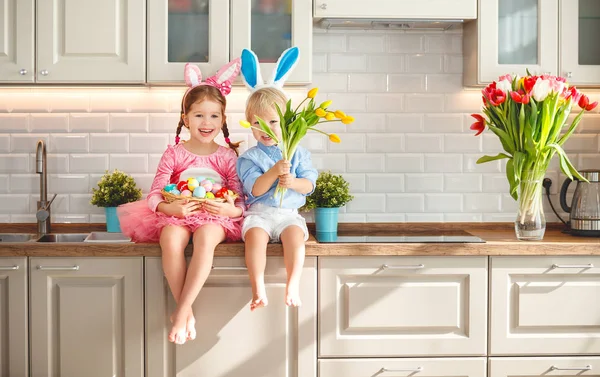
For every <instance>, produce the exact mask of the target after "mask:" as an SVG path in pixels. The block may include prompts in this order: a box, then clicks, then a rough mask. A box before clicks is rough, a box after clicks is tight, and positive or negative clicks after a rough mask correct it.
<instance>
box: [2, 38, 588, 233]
mask: <svg viewBox="0 0 600 377" xmlns="http://www.w3.org/2000/svg"><path fill="white" fill-rule="evenodd" d="M313 67H314V75H313V77H314V85H315V86H318V87H319V88H320V91H319V96H318V98H317V100H318V101H323V100H325V99H331V100H333V101H334V105H333V107H334V108H340V109H342V110H344V111H345V112H347V113H349V114H352V115H353V116H355V118H356V122H355V123H354V124H351V125H347V126H345V125H342V124H338V123H333V124H330V125H328V126H327V130H329V131H331V132H336V133H338V134H340V136H341V138H342V143H341V144H331V143H329V142H328V141H327V140H326V139H325V138H324V137H321V136H320V135H317V134H309V135H308V137H307V138H306V139H305V140H304V145H305V146H306V147H307V148H309V149H310V150H311V151H312V153H313V163H314V165H315V166H316V167H317V168H318V169H320V170H326V169H328V170H332V171H333V172H335V173H341V174H343V175H344V176H345V177H346V179H347V180H348V181H349V182H350V185H351V189H352V192H353V194H354V195H355V197H356V198H355V200H354V201H353V202H351V203H350V204H349V205H348V206H347V207H346V208H343V209H342V211H341V215H340V220H341V221H346V222H365V221H370V222H390V221H393V222H395V221H513V220H514V217H515V203H514V201H513V200H512V198H510V196H509V195H508V194H507V186H508V185H507V182H506V178H505V176H504V174H505V173H504V165H503V164H502V163H501V162H499V161H495V162H491V163H488V164H484V165H476V164H475V161H476V160H477V159H478V158H479V157H480V156H481V155H482V154H483V153H496V152H497V151H500V145H499V143H498V140H497V138H496V137H495V136H493V135H492V134H490V133H486V134H484V135H482V136H479V137H475V136H473V132H472V131H471V130H469V126H470V124H471V123H472V118H471V117H470V116H469V114H470V113H474V112H479V110H480V105H481V94H480V91H479V90H467V89H463V88H462V35H461V33H460V32H451V33H404V32H390V33H385V32H381V31H365V32H358V31H352V32H343V31H331V32H326V31H324V30H315V35H314V55H313ZM183 90H184V89H183V88H182V87H179V88H79V89H78V88H75V89H73V88H65V89H59V88H25V89H22V88H2V89H0V223H1V222H8V221H11V222H34V221H35V216H34V213H35V201H36V200H37V198H38V195H39V193H38V192H39V177H38V176H37V175H36V174H35V155H34V153H35V144H36V142H37V140H38V139H43V140H45V141H46V142H47V143H48V173H49V185H48V186H49V193H50V194H53V193H58V194H59V196H58V197H57V199H56V202H55V203H54V205H53V206H54V207H53V217H54V218H53V221H56V222H99V221H103V220H104V215H103V211H102V210H101V209H99V208H96V207H94V206H92V205H90V204H89V200H90V197H91V188H92V187H94V186H95V185H96V182H97V181H98V179H99V177H100V176H101V174H102V173H103V171H104V170H105V169H114V168H118V169H122V170H125V171H126V172H128V173H130V174H132V175H133V177H134V178H135V179H136V181H137V183H138V185H139V186H140V187H142V189H143V190H144V192H147V190H148V189H149V188H150V185H151V183H152V178H153V176H154V172H155V170H156V166H157V164H158V161H159V159H160V156H161V153H162V151H163V150H164V148H165V147H166V145H167V143H172V142H173V140H174V136H175V134H174V133H175V128H176V126H177V121H178V118H179V107H180V101H181V95H182V93H183ZM290 92H291V94H292V96H293V97H294V98H302V96H303V95H304V93H305V90H304V89H290ZM589 94H590V95H591V96H592V97H593V98H594V100H597V99H598V98H599V95H598V94H597V93H589ZM247 95H248V93H247V91H246V90H245V89H244V88H243V87H236V88H234V90H233V92H232V93H231V95H230V96H229V97H228V114H227V115H228V120H229V125H230V131H231V133H232V136H231V138H232V139H234V140H243V141H244V143H243V144H242V151H243V150H244V149H245V148H248V147H249V146H253V145H255V143H256V142H255V141H254V139H253V138H252V137H251V135H250V134H249V132H248V131H247V130H245V129H242V128H241V127H239V126H238V125H237V124H238V120H239V119H242V118H243V116H244V115H243V110H244V106H245V101H246V98H247ZM597 111H598V110H595V111H594V113H593V114H586V116H585V117H584V119H583V122H582V124H581V127H580V129H579V130H578V133H577V134H575V135H574V136H573V137H572V138H571V139H570V140H569V142H568V143H567V144H566V145H565V149H566V150H567V151H568V153H569V155H570V157H571V160H572V161H573V162H574V163H575V164H576V165H577V166H578V167H579V168H588V169H589V168H600V153H599V151H600V149H599V148H600V114H598V112H597ZM571 118H573V116H572V117H571ZM217 140H218V141H220V142H222V137H220V138H218V139H217ZM557 166H558V165H557V163H556V162H553V163H552V165H551V169H550V171H549V172H548V176H549V177H551V178H552V179H553V180H554V182H555V184H554V186H553V188H552V194H553V199H554V200H555V203H557V204H558V201H557V191H558V189H557V187H558V186H559V185H560V183H562V180H563V177H562V176H561V174H560V173H559V171H558V167H557ZM546 209H547V210H546V215H547V218H548V219H549V220H550V221H554V220H555V217H554V216H553V215H552V214H551V212H550V210H549V208H548V206H547V205H546ZM307 217H308V218H309V219H311V216H310V215H307Z"/></svg>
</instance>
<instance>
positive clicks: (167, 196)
mask: <svg viewBox="0 0 600 377" xmlns="http://www.w3.org/2000/svg"><path fill="white" fill-rule="evenodd" d="M161 193H162V195H163V197H164V198H165V200H166V201H167V202H169V203H172V202H174V201H176V200H188V201H190V202H208V201H210V202H219V203H223V202H225V201H226V200H225V199H224V198H214V199H207V198H196V197H193V196H181V195H173V194H171V193H170V192H166V191H165V190H162V191H161ZM238 196H239V195H238V194H236V193H233V195H232V196H231V197H232V198H233V199H234V200H235V199H237V197H238Z"/></svg>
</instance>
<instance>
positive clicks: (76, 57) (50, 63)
mask: <svg viewBox="0 0 600 377" xmlns="http://www.w3.org/2000/svg"><path fill="white" fill-rule="evenodd" d="M19 2H20V1H19ZM145 4H146V2H145V0H102V1H97V0H77V1H66V0H37V5H36V14H37V28H36V34H37V36H36V43H37V67H36V69H37V72H36V79H37V81H38V82H44V83H46V82H47V83H77V84H80V83H110V82H118V83H143V82H144V81H145V80H146V70H145V67H146V61H145V56H146V49H145V43H144V41H145V21H146V16H145V14H146V12H145V9H146V7H145Z"/></svg>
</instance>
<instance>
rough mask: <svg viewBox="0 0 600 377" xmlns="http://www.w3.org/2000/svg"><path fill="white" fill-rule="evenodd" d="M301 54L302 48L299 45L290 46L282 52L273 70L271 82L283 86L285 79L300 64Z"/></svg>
mask: <svg viewBox="0 0 600 377" xmlns="http://www.w3.org/2000/svg"><path fill="white" fill-rule="evenodd" d="M299 55H300V50H299V49H298V47H290V48H288V49H287V50H285V51H284V52H283V53H282V54H281V56H280V57H279V59H278V60H277V64H276V66H275V70H274V71H273V78H272V81H271V84H273V85H275V86H277V87H279V88H281V87H283V84H284V83H285V80H287V78H288V77H289V75H290V74H291V73H292V71H293V70H294V68H295V67H296V64H298V57H299Z"/></svg>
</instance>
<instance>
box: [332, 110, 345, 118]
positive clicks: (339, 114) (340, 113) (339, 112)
mask: <svg viewBox="0 0 600 377" xmlns="http://www.w3.org/2000/svg"><path fill="white" fill-rule="evenodd" d="M334 114H335V117H336V118H338V119H344V118H345V117H346V116H347V115H346V113H344V112H343V111H342V110H336V111H335V113H334Z"/></svg>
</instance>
